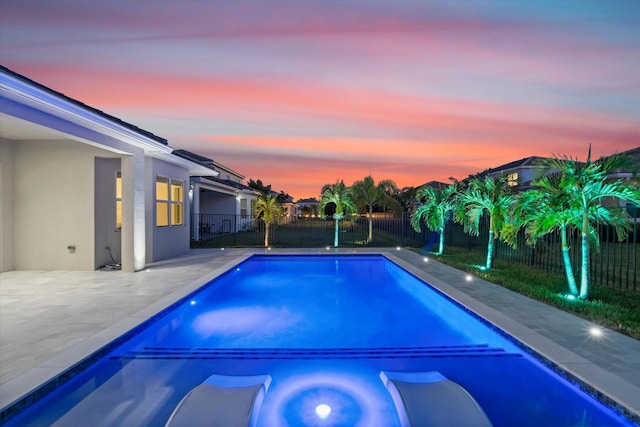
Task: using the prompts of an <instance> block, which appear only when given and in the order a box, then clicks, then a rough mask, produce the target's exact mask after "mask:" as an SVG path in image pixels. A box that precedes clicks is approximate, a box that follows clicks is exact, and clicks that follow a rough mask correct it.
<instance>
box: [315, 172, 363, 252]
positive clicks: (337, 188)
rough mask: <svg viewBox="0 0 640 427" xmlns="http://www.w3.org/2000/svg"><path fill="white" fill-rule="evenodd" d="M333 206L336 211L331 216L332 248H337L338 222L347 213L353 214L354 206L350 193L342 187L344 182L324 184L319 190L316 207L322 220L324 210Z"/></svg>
mask: <svg viewBox="0 0 640 427" xmlns="http://www.w3.org/2000/svg"><path fill="white" fill-rule="evenodd" d="M332 203H333V204H334V205H335V207H336V210H335V212H334V214H333V219H334V221H335V236H334V238H333V246H334V247H336V248H337V247H338V231H339V230H338V226H339V222H340V220H341V219H342V218H344V215H345V214H346V213H349V212H354V211H355V210H356V209H355V205H354V203H353V201H352V200H351V194H350V191H349V190H348V189H347V187H346V186H345V185H344V181H343V180H340V181H336V183H335V184H326V185H325V186H323V187H322V190H321V198H320V203H319V205H318V211H319V212H320V214H321V215H322V217H323V218H324V216H325V212H324V211H325V208H326V207H327V205H329V204H332Z"/></svg>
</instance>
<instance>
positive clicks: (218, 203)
mask: <svg viewBox="0 0 640 427" xmlns="http://www.w3.org/2000/svg"><path fill="white" fill-rule="evenodd" d="M238 205H239V203H238V202H237V201H236V196H235V195H233V194H223V193H218V192H213V191H202V192H201V193H200V213H201V214H225V215H238V214H239V213H240V207H239V206H238Z"/></svg>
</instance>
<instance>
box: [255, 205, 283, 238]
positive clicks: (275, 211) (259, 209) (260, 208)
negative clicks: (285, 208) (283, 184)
mask: <svg viewBox="0 0 640 427" xmlns="http://www.w3.org/2000/svg"><path fill="white" fill-rule="evenodd" d="M281 215H282V207H281V206H280V203H278V199H277V198H276V196H274V195H272V194H260V195H259V196H258V199H257V200H256V216H257V217H258V218H262V220H263V221H264V224H265V231H264V247H265V248H266V247H268V246H269V232H270V228H271V224H272V223H274V222H276V221H277V220H278V218H280V216H281Z"/></svg>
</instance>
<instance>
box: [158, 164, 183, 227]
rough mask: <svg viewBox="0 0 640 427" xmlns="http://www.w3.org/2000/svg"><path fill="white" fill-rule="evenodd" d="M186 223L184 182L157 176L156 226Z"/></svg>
mask: <svg viewBox="0 0 640 427" xmlns="http://www.w3.org/2000/svg"><path fill="white" fill-rule="evenodd" d="M183 224H184V183H183V182H182V181H179V180H175V179H169V178H165V177H163V176H158V177H156V226H158V227H167V226H169V225H183Z"/></svg>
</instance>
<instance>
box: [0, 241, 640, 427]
mask: <svg viewBox="0 0 640 427" xmlns="http://www.w3.org/2000/svg"><path fill="white" fill-rule="evenodd" d="M394 249H395V251H394ZM397 250H399V248H367V249H365V250H363V249H353V248H326V250H325V248H322V249H319V248H308V249H305V248H299V249H281V250H278V249H276V250H266V249H248V250H244V251H243V252H241V253H239V254H238V255H237V257H235V258H234V259H233V260H231V261H228V262H226V263H225V264H223V265H222V266H220V267H217V268H215V269H214V270H213V271H211V272H209V273H207V274H204V275H203V276H201V277H199V278H198V279H196V280H193V281H191V282H190V283H189V284H187V285H184V286H182V287H181V288H179V289H177V290H175V291H173V292H170V293H168V294H167V295H165V296H163V297H161V298H160V299H159V300H158V301H156V302H154V303H152V304H149V305H148V306H146V307H144V308H143V309H141V310H138V311H136V312H135V313H134V314H132V315H129V316H127V317H125V318H123V319H121V320H120V321H118V322H116V323H115V324H113V325H111V326H110V327H108V328H105V329H103V330H101V331H99V332H97V333H96V334H94V335H92V336H90V337H88V338H87V339H84V340H83V341H81V342H80V343H78V344H76V345H74V346H72V347H71V348H69V349H68V350H65V351H64V352H62V353H60V354H58V355H56V356H54V357H52V358H51V359H49V360H47V361H45V362H43V363H41V364H39V365H38V366H36V367H33V368H31V369H29V370H28V371H26V372H24V373H23V374H21V375H19V376H17V377H15V378H13V379H11V380H9V381H7V382H6V383H4V384H1V385H0V423H3V422H5V421H8V420H10V419H11V418H13V417H14V416H15V415H17V414H18V413H20V412H21V411H22V409H23V408H24V407H26V406H28V405H29V404H31V403H32V402H33V401H35V400H38V399H39V398H40V397H41V396H43V395H44V394H46V393H47V392H49V391H50V390H51V389H52V388H55V387H57V386H58V384H59V383H60V382H63V381H65V378H66V377H67V376H69V375H70V373H72V372H75V371H78V370H81V369H82V368H83V367H84V365H85V364H88V363H91V362H93V361H94V360H95V359H96V358H97V357H101V355H103V354H102V353H104V354H106V352H108V349H110V348H112V347H113V345H114V342H116V341H118V340H120V339H121V338H122V337H123V336H126V335H128V334H129V333H131V332H132V331H134V330H135V329H137V328H139V327H140V326H141V324H142V323H145V322H147V321H149V320H151V319H153V318H154V317H156V316H158V315H161V313H163V312H164V311H165V310H167V309H169V308H170V307H171V306H173V305H175V304H177V303H178V302H180V301H181V300H183V299H184V298H186V297H187V296H188V295H190V294H192V293H193V292H195V291H197V290H198V289H199V288H201V287H202V286H204V285H205V284H206V283H208V282H210V281H211V280H213V279H215V278H217V277H219V276H221V275H222V274H224V273H226V272H228V271H229V270H231V269H232V268H233V267H234V266H236V265H238V264H240V263H242V262H244V261H246V260H247V259H249V258H251V257H253V256H255V255H270V254H273V255H323V254H326V255H349V254H356V255H357V254H362V255H382V256H384V257H385V258H386V259H388V260H390V261H391V262H393V263H395V264H396V265H398V266H399V267H401V268H403V269H405V270H406V271H408V272H409V273H410V274H412V275H414V276H416V277H418V278H420V279H421V280H423V281H425V282H427V283H428V284H429V285H431V286H432V287H434V288H435V289H437V290H438V291H439V292H441V293H443V294H444V295H446V296H447V297H448V298H451V299H452V300H453V301H455V302H456V303H458V304H460V305H462V306H463V307H466V309H467V310H469V311H470V312H471V313H473V314H475V315H476V316H478V317H479V318H480V319H482V320H484V321H485V322H488V323H489V324H490V325H492V326H493V327H494V328H498V329H499V330H502V331H504V332H505V333H507V334H509V335H510V336H513V338H514V339H515V340H516V341H517V342H518V343H520V344H521V346H522V347H523V350H524V351H528V352H529V353H530V354H531V355H532V356H533V357H535V358H536V359H538V360H539V361H540V362H542V363H543V364H544V365H546V366H547V367H549V368H550V369H552V370H554V371H555V372H556V373H558V374H560V375H561V376H563V377H564V378H565V379H567V380H568V381H569V382H572V383H574V384H576V385H577V386H578V387H580V388H581V389H582V390H583V391H585V392H587V393H588V394H590V395H592V396H593V397H595V398H597V399H598V400H600V401H601V402H602V403H603V404H605V405H607V406H609V407H610V408H612V409H613V410H615V411H617V412H618V413H620V414H622V415H624V416H625V417H627V418H628V419H630V420H631V421H632V422H635V423H638V424H640V387H638V386H636V385H634V384H631V383H628V382H626V381H625V380H624V379H623V378H621V377H619V376H617V375H615V374H613V373H610V372H608V371H606V370H604V369H603V368H601V367H599V366H597V365H595V364H593V363H592V362H590V361H588V360H586V359H584V358H583V357H582V356H580V355H578V354H577V353H574V352H573V351H571V349H569V348H567V347H564V346H562V345H561V344H559V343H557V342H555V341H553V340H551V339H549V338H546V337H544V336H543V335H541V334H540V333H538V332H536V331H535V330H533V329H531V328H530V327H528V326H527V325H524V324H522V323H521V322H519V321H518V320H516V319H513V318H511V317H509V316H508V315H506V314H504V313H501V312H499V311H497V310H496V309H494V308H492V307H490V306H489V305H487V304H485V303H483V302H482V301H480V300H478V299H476V298H474V297H472V296H470V295H467V294H465V293H464V291H462V290H460V289H457V288H455V287H453V286H451V285H449V284H447V283H446V282H444V281H442V280H441V279H438V278H437V277H436V276H434V275H433V274H432V273H429V272H428V271H426V270H424V269H421V268H419V265H420V264H418V265H414V264H412V263H411V262H409V261H406V260H404V259H402V258H399V257H398V256H396V255H395V254H394V252H397ZM403 250H404V251H406V252H408V253H411V254H413V255H414V256H415V257H417V258H416V259H421V258H422V257H423V256H422V255H420V254H417V253H415V252H413V251H409V250H406V249H403ZM430 262H436V263H437V262H438V261H436V260H431V261H430ZM438 264H440V265H441V266H446V265H445V264H442V263H438ZM446 267H448V268H451V269H453V270H455V271H457V272H459V274H460V275H461V277H463V275H466V273H465V272H463V271H461V270H457V269H454V268H453V267H449V266H446ZM476 280H478V281H482V282H485V283H487V284H491V285H493V286H499V285H496V284H494V283H491V282H488V281H485V280H483V279H481V278H477V277H476ZM501 288H502V287H501ZM502 289H504V290H505V291H507V292H512V291H509V290H508V289H506V288H502ZM585 322H587V321H586V320H585ZM523 331H527V332H528V333H527V338H526V339H525V338H522V333H523ZM532 340H533V341H534V342H531V341H532ZM543 347H545V348H546V349H543ZM567 358H568V359H570V360H571V362H566V361H565V362H562V361H557V360H566V359H567ZM567 365H574V366H573V368H572V367H571V366H567ZM576 367H582V370H583V371H585V372H583V373H580V372H578V371H579V370H578V369H576ZM586 371H589V372H588V373H586ZM594 371H597V372H596V373H597V375H595V376H596V377H598V378H597V379H593V378H592V377H594V375H589V374H592V373H593V372H594ZM585 373H586V375H585ZM603 378H605V379H606V382H607V383H608V385H611V384H614V385H616V386H617V387H616V388H620V387H619V386H620V383H621V382H622V383H625V384H624V385H625V386H627V387H628V388H630V389H632V390H633V391H635V392H636V393H629V394H628V395H629V396H632V395H633V396H634V397H635V400H638V402H634V403H632V402H630V401H628V400H627V399H625V398H623V397H621V396H620V392H619V391H618V392H616V391H615V390H611V389H610V387H603V385H602V381H603ZM596 382H597V383H599V384H596ZM7 396H9V397H7ZM603 400H604V401H603Z"/></svg>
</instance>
